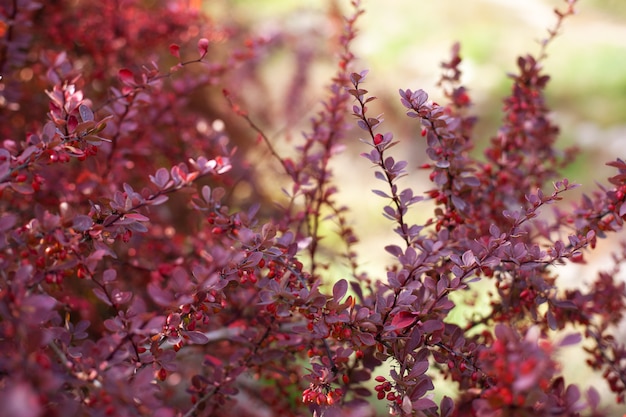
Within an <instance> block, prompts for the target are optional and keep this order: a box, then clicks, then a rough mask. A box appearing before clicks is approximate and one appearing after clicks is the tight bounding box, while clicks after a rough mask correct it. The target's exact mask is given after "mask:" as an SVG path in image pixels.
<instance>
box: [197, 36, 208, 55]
mask: <svg viewBox="0 0 626 417" xmlns="http://www.w3.org/2000/svg"><path fill="white" fill-rule="evenodd" d="M208 50H209V40H208V39H207V38H201V39H199V40H198V54H199V55H200V58H204V56H205V55H206V54H207V52H208Z"/></svg>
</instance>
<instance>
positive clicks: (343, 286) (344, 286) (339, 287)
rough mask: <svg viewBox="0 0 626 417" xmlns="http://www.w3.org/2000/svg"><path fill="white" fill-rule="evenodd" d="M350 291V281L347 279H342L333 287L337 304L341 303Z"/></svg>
mask: <svg viewBox="0 0 626 417" xmlns="http://www.w3.org/2000/svg"><path fill="white" fill-rule="evenodd" d="M347 291H348V281H346V280H345V279H340V280H339V281H337V282H336V283H335V285H333V299H334V300H335V301H336V302H340V301H341V299H342V298H343V297H344V295H346V292H347Z"/></svg>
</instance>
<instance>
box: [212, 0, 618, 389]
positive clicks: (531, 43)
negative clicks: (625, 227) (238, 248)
mask: <svg viewBox="0 0 626 417" xmlns="http://www.w3.org/2000/svg"><path fill="white" fill-rule="evenodd" d="M347 3H348V2H342V1H340V0H262V1H258V0H219V1H218V0H212V1H210V2H207V1H205V2H204V4H203V7H204V8H205V9H206V10H207V11H209V13H210V14H211V15H212V16H214V17H215V18H216V21H218V22H222V23H224V24H229V22H230V23H233V24H235V23H236V24H242V25H243V26H244V27H248V28H250V30H251V31H252V32H261V33H265V34H267V35H269V36H271V35H273V34H275V33H278V32H279V31H286V36H293V39H298V41H297V42H295V44H296V45H298V47H297V48H295V49H294V48H292V49H286V50H282V51H281V50H280V49H278V53H276V54H275V55H273V56H271V58H270V59H269V60H268V61H267V62H266V63H265V64H264V65H267V70H266V72H265V74H266V75H267V80H266V85H267V86H268V88H267V89H266V90H265V91H263V92H262V94H261V95H259V96H257V98H256V100H259V101H260V102H262V103H263V106H258V103H256V104H257V106H255V105H254V104H253V103H249V105H250V110H251V112H250V114H251V117H252V118H253V119H261V120H265V121H266V122H267V123H261V125H262V126H263V128H264V129H265V130H266V133H267V134H269V136H271V137H273V138H274V140H275V141H276V143H278V146H279V148H278V149H279V151H280V152H282V153H283V154H284V153H286V152H288V151H289V149H291V146H284V142H279V141H282V140H283V139H284V138H285V137H286V138H288V139H293V141H297V140H299V139H300V137H299V134H300V131H301V129H304V128H306V123H307V122H308V119H309V117H311V116H313V115H314V113H315V112H316V111H317V110H318V109H319V107H316V105H317V104H318V102H319V99H320V95H319V93H320V91H322V90H321V88H322V87H325V86H326V85H327V83H328V76H329V74H332V68H333V67H332V65H333V64H334V62H333V60H332V56H330V55H329V52H333V51H332V49H329V47H332V42H331V41H330V40H331V39H332V36H336V34H337V31H338V30H339V27H338V26H337V25H339V24H340V15H341V12H342V10H344V7H345V6H346V5H347ZM562 3H563V2H562V1H561V0H524V1H520V0H472V1H459V0H437V1H415V0H385V1H379V0H370V1H365V2H364V4H363V7H364V8H365V10H366V13H365V15H364V16H363V17H362V18H361V20H360V21H359V24H358V27H359V30H360V32H359V37H358V38H357V40H356V42H355V48H354V51H355V53H356V54H357V56H358V58H359V59H360V60H359V61H357V67H355V68H354V70H355V71H360V70H362V69H369V70H370V75H369V77H368V83H367V87H366V88H367V89H368V90H369V91H370V93H371V94H373V95H375V96H377V97H378V98H379V101H377V102H376V103H375V110H372V114H378V113H384V118H385V125H384V127H383V131H392V132H393V133H394V135H395V137H396V138H399V139H401V140H402V141H403V142H402V144H401V145H400V146H402V147H404V148H403V149H396V151H395V152H396V154H403V155H407V154H408V155H410V157H409V160H410V161H411V162H414V163H415V166H416V167H417V166H418V165H419V164H421V163H423V162H426V160H427V157H426V155H425V154H424V153H423V152H422V149H423V141H420V140H419V139H421V138H420V137H419V132H417V131H415V130H414V129H415V127H414V125H413V124H411V123H407V122H406V120H407V119H406V117H405V115H404V113H405V112H404V110H403V108H402V107H401V105H400V102H399V98H398V94H397V91H398V89H399V88H403V89H404V88H411V89H419V88H423V89H425V90H426V91H428V92H429V94H430V96H431V97H432V98H433V99H435V100H437V99H438V98H441V96H442V94H441V92H440V90H439V89H438V87H437V86H436V83H437V80H438V79H439V75H440V65H439V64H440V62H441V61H443V60H445V59H447V58H448V56H449V50H450V47H451V46H452V44H453V43H454V42H456V41H459V42H460V43H461V55H462V57H463V59H464V61H463V64H462V65H461V68H462V69H463V71H464V74H463V77H462V79H463V84H464V85H465V86H466V87H467V88H469V91H470V95H471V98H472V100H473V102H474V107H473V114H475V115H477V116H478V117H479V122H478V125H477V128H476V132H475V133H476V135H475V137H474V139H475V140H476V141H477V143H476V149H475V152H476V154H477V155H480V154H482V149H483V147H484V146H485V145H486V144H487V143H488V141H489V139H490V138H491V137H492V136H493V135H495V132H496V131H497V128H498V126H499V123H500V119H501V117H502V113H501V100H502V98H503V97H504V96H506V95H507V94H508V93H509V91H510V86H511V82H510V80H509V78H508V77H507V73H508V72H511V71H514V70H515V60H516V58H517V57H518V56H519V55H524V54H526V53H531V54H537V53H538V51H539V44H538V41H539V40H540V39H543V38H544V37H545V36H546V34H547V32H546V29H547V28H548V27H551V25H552V24H553V22H554V14H553V13H552V10H553V9H554V8H555V7H557V6H562ZM577 10H578V15H577V16H575V17H573V18H571V19H568V20H567V21H566V22H565V25H564V27H563V29H562V31H561V34H560V36H558V37H557V38H556V40H555V41H554V42H553V43H552V44H551V45H550V46H549V48H548V51H547V52H548V59H547V60H546V61H545V68H546V73H547V74H549V75H550V76H551V77H552V80H551V82H550V83H549V85H548V89H547V101H548V105H549V106H550V107H551V108H552V109H553V110H554V118H555V120H556V122H557V123H558V124H559V126H560V128H561V138H560V140H561V142H560V145H561V147H562V148H566V147H569V146H572V145H576V146H578V147H579V148H580V149H581V153H580V155H579V157H578V158H577V160H576V162H575V163H574V164H573V165H572V166H570V167H569V168H568V170H567V171H566V172H564V173H563V175H564V176H565V177H567V178H569V179H570V180H571V181H573V182H578V183H581V184H582V185H583V187H581V189H582V190H583V191H585V192H586V191H589V190H592V189H594V187H595V181H602V179H603V178H606V177H607V175H609V173H610V170H609V169H608V167H606V166H605V165H604V164H605V162H606V161H609V160H611V159H614V158H615V157H621V158H624V157H626V155H625V152H624V149H626V1H624V0H584V1H581V2H579V4H578V5H577ZM286 44H287V45H290V46H291V45H294V43H293V42H291V43H286ZM307 66H308V73H307V72H305V71H303V69H304V68H307ZM295 85H300V88H302V86H303V85H304V86H306V87H305V88H304V90H301V89H300V88H298V89H297V90H295V91H294V90H293V86H295ZM307 92H308V93H307ZM290 94H291V95H293V94H298V95H300V96H299V98H300V101H299V103H298V104H297V105H295V106H293V107H291V108H281V107H280V106H283V104H282V103H285V102H290V101H289V100H285V99H284V97H287V96H289V95H290ZM242 96H243V94H242ZM242 98H244V99H246V100H248V101H249V102H250V96H248V97H242ZM292 100H293V101H292V102H294V103H296V102H298V100H297V99H296V98H292ZM259 108H262V109H263V111H264V112H266V113H265V114H255V113H254V112H255V110H257V111H259V110H260V109H259ZM276 120H280V121H284V125H281V126H275V125H272V124H271V123H273V122H275V121H276ZM360 134H361V132H359V131H357V130H356V129H355V131H354V140H353V141H352V145H351V146H352V148H351V149H349V150H347V151H346V152H344V153H343V154H342V155H340V156H339V158H338V160H339V162H338V163H337V164H336V169H335V174H336V176H337V178H339V181H340V182H341V183H342V184H343V188H342V189H340V193H341V194H340V198H342V199H344V200H345V202H346V203H351V204H352V205H353V207H357V208H358V209H359V210H360V211H359V212H358V213H354V215H355V216H354V219H355V220H354V221H355V223H356V225H355V229H356V230H360V231H367V235H365V234H364V233H361V235H360V238H361V239H362V241H361V242H360V243H359V245H358V250H359V252H360V254H361V261H365V262H366V264H365V265H364V267H366V268H368V270H369V272H371V273H372V275H373V276H376V275H377V274H378V276H384V272H383V271H384V268H385V263H386V261H387V259H386V258H385V256H384V255H383V256H377V257H373V256H372V254H375V253H381V251H380V246H381V243H380V242H383V241H385V242H386V241H389V238H391V239H394V237H393V236H391V237H390V236H389V231H388V230H389V227H388V226H389V224H388V222H387V221H385V219H383V218H382V216H380V212H381V208H382V206H383V201H382V200H381V199H380V198H378V197H376V196H375V195H374V194H371V193H369V191H368V190H369V189H371V188H372V184H373V183H374V179H373V172H372V171H371V169H370V167H369V165H368V162H367V161H365V160H363V158H361V157H359V153H360V152H363V151H364V149H363V148H362V144H361V143H360V142H358V141H357V140H356V139H357V138H358V137H359V136H358V135H360ZM418 138H419V139H418ZM281 144H282V147H281ZM259 152H260V153H261V155H264V156H265V157H264V158H258V161H259V164H261V163H264V162H261V161H266V160H268V159H270V158H267V151H266V150H265V149H263V150H260V151H259ZM416 178H418V179H422V180H423V181H424V184H425V185H424V187H423V188H424V189H426V188H427V185H426V184H427V182H428V180H427V178H425V176H421V173H420V172H416V173H415V175H412V176H411V177H410V178H409V179H408V181H412V182H415V181H416ZM345 184H349V186H348V187H346V185H345ZM417 188H418V189H419V188H420V187H419V186H418V187H417ZM268 191H269V192H277V190H270V189H268ZM583 191H576V192H574V193H572V194H571V196H570V197H572V196H578V195H580V193H582V192H583ZM355 201H360V202H362V204H356V205H354V202H355ZM427 211H428V210H425V212H427ZM418 215H419V214H418ZM603 244H604V245H606V246H605V247H607V248H608V249H610V248H611V245H612V244H613V243H612V242H604V243H603ZM597 254H598V255H595V256H597V258H596V259H595V260H594V259H592V264H593V265H590V266H588V267H582V268H580V267H577V268H570V269H568V270H567V272H565V273H563V276H564V277H565V279H567V280H569V281H571V282H569V283H568V284H567V285H581V282H584V281H585V280H586V279H587V278H590V277H591V276H592V275H591V271H592V270H594V268H597V267H598V266H600V267H602V266H603V263H604V262H605V261H606V260H607V259H605V258H604V257H603V256H605V254H608V250H607V251H605V252H603V251H598V252H597ZM587 271H589V273H587ZM338 272H339V273H340V272H341V271H338ZM478 300H480V296H479V298H478ZM456 315H458V316H459V317H458V318H460V316H462V315H463V311H462V309H457V310H456ZM453 316H454V315H453ZM452 319H453V320H454V317H452ZM565 354H566V355H570V356H571V357H572V359H573V360H577V359H576V358H579V357H580V356H579V355H580V352H578V351H577V350H575V349H574V350H569V351H568V352H566V353H565ZM575 372H576V371H574V374H572V375H569V376H568V379H570V378H571V379H570V380H576V381H587V383H589V381H594V383H597V385H596V386H597V387H602V386H604V383H603V381H602V380H601V379H597V378H596V377H594V376H593V375H588V374H576V373H575ZM437 395H442V393H441V392H438V393H437Z"/></svg>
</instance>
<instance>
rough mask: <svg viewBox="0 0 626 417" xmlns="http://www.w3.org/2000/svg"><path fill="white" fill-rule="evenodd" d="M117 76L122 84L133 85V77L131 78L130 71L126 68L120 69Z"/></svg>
mask: <svg viewBox="0 0 626 417" xmlns="http://www.w3.org/2000/svg"><path fill="white" fill-rule="evenodd" d="M117 76H118V77H120V80H121V81H122V82H123V83H124V84H133V83H134V82H135V77H134V76H133V73H132V71H131V70H129V69H128V68H122V69H121V70H119V72H118V73H117Z"/></svg>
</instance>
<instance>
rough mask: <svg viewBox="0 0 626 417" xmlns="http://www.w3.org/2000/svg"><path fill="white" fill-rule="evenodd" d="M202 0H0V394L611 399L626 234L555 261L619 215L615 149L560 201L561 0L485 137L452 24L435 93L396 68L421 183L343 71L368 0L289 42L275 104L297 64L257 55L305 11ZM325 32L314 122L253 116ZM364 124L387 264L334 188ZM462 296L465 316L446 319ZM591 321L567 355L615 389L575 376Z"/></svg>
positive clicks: (210, 402) (50, 408) (293, 409)
mask: <svg viewBox="0 0 626 417" xmlns="http://www.w3.org/2000/svg"><path fill="white" fill-rule="evenodd" d="M198 3H199V2H193V1H191V2H187V1H184V0H171V1H162V2H150V1H141V0H125V1H92V0H81V1H68V0H54V1H46V2H37V1H32V0H12V1H6V2H4V3H2V5H0V16H1V17H2V20H1V22H0V37H1V39H2V41H1V43H0V73H1V75H2V80H1V81H0V111H1V113H0V120H1V123H0V132H1V134H2V146H1V147H0V208H1V212H0V404H1V409H2V414H3V415H10V416H15V417H39V416H105V415H112V416H141V415H146V416H147V415H151V416H156V417H173V416H183V417H191V416H221V415H224V416H231V415H249V416H305V415H317V416H322V415H324V416H340V415H341V416H343V415H346V416H349V415H352V416H369V415H375V414H376V411H375V410H380V407H377V404H384V405H385V407H386V408H387V409H388V410H389V413H390V414H392V415H403V416H404V415H406V416H408V415H415V416H441V417H452V416H458V417H461V416H590V417H591V416H593V417H599V416H607V415H610V411H608V410H610V408H605V407H606V405H605V404H607V402H608V403H610V402H616V403H617V404H623V403H624V398H625V395H626V346H625V344H624V342H623V340H620V339H619V338H618V337H616V333H615V332H616V326H617V325H619V323H620V322H621V321H622V320H623V315H624V312H625V311H626V289H625V285H624V282H621V281H619V280H618V279H617V278H616V277H617V275H618V273H619V272H620V269H621V268H622V267H623V264H624V261H625V259H626V246H622V247H621V248H617V250H616V252H615V255H614V265H613V266H611V267H609V268H608V269H607V270H605V271H601V272H599V273H598V274H597V276H595V277H589V282H590V285H589V286H588V287H587V288H584V289H582V288H581V289H563V288H560V286H559V285H558V284H559V283H560V281H559V280H558V277H559V271H560V269H559V267H560V266H561V265H563V264H567V263H583V262H585V260H586V257H588V255H589V253H590V251H592V250H593V249H594V248H595V246H596V242H597V240H598V239H601V238H604V237H606V236H609V235H611V234H613V233H614V232H619V231H621V230H622V226H623V221H624V218H625V217H626V203H625V200H626V194H625V193H626V162H624V161H623V160H621V159H617V160H615V161H613V162H609V165H610V166H612V167H614V168H615V170H616V172H615V175H614V176H612V177H611V178H608V182H606V183H605V184H604V185H602V186H600V187H599V188H598V190H597V191H596V192H594V193H592V194H591V195H584V196H582V197H581V198H580V201H578V202H577V203H574V204H571V203H566V202H563V201H561V200H562V199H563V197H564V196H566V195H568V193H569V192H570V190H572V189H573V188H575V185H574V184H572V183H570V182H569V181H568V180H566V179H562V178H560V177H559V172H560V170H561V169H562V168H563V167H564V166H566V165H567V164H568V163H569V162H570V161H571V160H572V159H573V157H574V153H575V152H574V151H573V150H565V151H563V150H560V149H559V148H557V147H556V146H555V142H556V139H557V136H558V133H559V129H558V127H557V126H556V125H555V124H554V123H553V121H552V120H551V118H550V114H549V109H548V108H547V106H546V103H545V100H544V92H545V88H546V85H547V83H548V81H549V77H548V76H547V75H546V74H544V72H543V71H542V63H543V62H544V61H545V59H546V48H547V47H548V45H549V44H550V43H551V42H552V41H553V39H554V37H555V36H556V34H557V32H558V31H559V29H560V27H561V24H562V22H563V20H564V19H565V18H567V17H569V16H570V15H572V14H573V13H574V3H575V1H574V0H568V1H566V2H565V5H564V8H563V9H562V10H556V25H555V26H554V28H553V29H551V30H550V31H549V33H548V36H547V38H546V39H545V41H544V42H543V43H542V45H541V49H540V53H539V54H538V55H537V56H531V55H527V56H523V57H520V58H519V60H518V62H517V72H516V73H514V74H513V75H511V92H510V95H509V96H508V97H506V98H505V99H504V101H503V110H504V117H503V119H502V124H501V127H500V129H499V130H498V131H497V133H495V134H494V136H493V138H492V139H491V141H490V143H489V145H488V146H487V148H486V151H485V152H484V155H483V156H476V155H475V154H474V153H472V152H471V151H472V146H473V145H474V144H475V143H476V141H477V140H478V138H475V137H474V135H473V131H472V129H473V127H474V124H475V121H476V119H475V117H474V116H473V115H472V114H471V113H470V110H471V104H472V101H471V97H470V95H469V91H468V89H466V88H465V87H464V86H463V85H462V84H461V70H460V64H461V57H460V49H459V46H458V45H455V46H454V47H453V49H452V54H451V57H450V60H449V61H447V62H445V63H444V64H443V75H442V77H441V81H440V86H441V88H442V91H443V94H444V96H445V102H442V103H441V104H438V103H435V102H433V101H432V100H429V97H428V94H427V93H426V92H425V91H423V90H421V89H417V90H412V89H401V90H400V91H399V96H398V99H399V101H400V102H401V104H402V105H403V106H404V107H405V108H406V116H407V118H406V119H402V120H404V121H403V122H402V123H406V125H407V126H410V128H411V129H413V130H414V131H415V132H416V135H415V136H416V139H412V140H420V141H423V142H424V143H425V146H426V154H427V156H428V158H429V160H430V162H428V163H426V164H424V165H422V166H420V167H419V169H421V170H424V171H426V172H428V173H429V178H430V180H431V183H432V185H431V186H430V189H427V190H420V189H414V188H411V187H407V188H404V186H403V184H406V183H407V181H399V180H400V179H401V178H403V177H407V176H409V175H411V171H412V169H411V167H410V166H409V163H408V162H407V161H405V160H403V159H402V158H401V157H400V156H398V155H394V151H395V149H394V145H396V144H397V143H398V141H397V140H396V139H394V136H393V133H392V132H391V129H393V126H386V125H385V124H384V123H383V120H382V117H381V116H376V115H374V114H372V111H373V110H372V109H373V108H375V107H376V104H377V102H376V101H375V97H374V96H373V95H371V94H370V93H369V92H368V91H367V90H366V86H367V79H366V76H367V71H363V70H361V69H358V68H354V67H355V66H356V64H355V56H354V54H353V52H352V49H351V43H352V41H353V39H354V38H355V36H357V25H358V18H359V16H360V15H361V14H362V13H363V10H362V8H361V5H360V4H359V2H358V1H357V0H353V1H352V3H351V5H350V6H351V9H350V10H349V11H348V12H347V13H346V16H347V17H345V18H342V19H343V20H341V23H342V25H341V27H339V29H340V30H339V31H338V32H337V33H336V34H333V35H332V36H330V37H328V38H326V37H325V36H323V35H322V34H319V38H317V40H318V41H319V42H320V43H321V44H322V46H321V47H319V50H312V49H309V50H307V52H306V53H302V51H299V52H297V53H296V55H298V56H297V58H298V62H299V63H300V65H299V67H298V73H297V74H296V76H295V77H294V79H293V80H288V79H287V80H285V84H286V85H285V86H282V87H280V88H283V89H285V91H287V93H286V94H285V98H284V100H285V103H284V107H285V111H284V113H283V114H284V115H285V120H273V119H272V117H271V116H272V115H273V114H275V113H272V112H269V111H268V109H267V108H266V105H265V103H264V102H263V96H264V94H270V93H272V92H273V91H272V90H273V89H276V88H279V87H278V86H277V85H278V84H280V83H281V82H282V80H281V79H280V77H277V79H274V80H273V83H274V84H275V85H266V84H264V82H263V81H262V77H261V76H260V72H262V71H263V62H264V61H265V60H269V59H270V58H271V57H272V56H274V54H280V53H281V51H284V50H285V49H287V50H289V48H291V47H292V46H293V45H294V43H295V42H296V40H294V39H295V38H294V36H295V35H294V33H291V32H289V30H288V29H286V28H285V29H284V30H283V29H281V28H278V29H275V30H273V31H271V32H268V33H265V34H264V35H262V36H257V35H255V33H253V32H251V31H250V30H249V28H247V27H246V26H242V25H238V24H236V23H235V22H220V21H216V20H213V19H211V17H210V16H206V15H204V14H202V13H201V11H200V10H199V9H198V7H197V6H198ZM334 17H335V19H334V20H333V19H331V21H332V22H335V24H336V23H337V22H338V20H337V19H336V17H337V16H334ZM329 27H331V28H334V27H335V26H332V25H331V26H329ZM309 35H310V34H309ZM322 40H323V41H324V42H331V43H334V46H333V47H331V48H326V47H325V44H324V43H323V42H322ZM314 44H315V42H312V45H314ZM311 48H313V49H315V47H311ZM329 50H330V51H333V52H334V53H335V62H336V72H335V74H334V75H333V76H332V77H330V81H329V86H328V90H327V92H326V94H325V95H324V96H319V97H318V99H319V100H320V101H321V106H319V110H318V111H317V113H315V114H313V115H312V117H311V118H310V121H309V124H308V125H307V127H306V129H305V130H304V134H303V135H302V139H301V140H296V139H291V140H290V141H282V142H281V141H280V138H278V139H277V138H276V137H274V136H271V135H268V134H267V133H265V132H266V130H267V128H264V127H263V126H270V127H272V128H275V129H279V128H281V127H284V125H285V123H287V124H288V123H289V119H290V117H293V115H294V114H297V109H302V108H303V107H305V106H306V105H307V104H308V103H309V102H310V100H311V96H310V95H311V94H312V93H311V91H310V90H307V89H306V88H304V85H305V84H306V83H307V80H308V78H307V77H310V73H309V66H310V65H312V62H313V61H314V59H313V58H315V57H322V56H323V57H325V58H324V59H326V58H328V55H323V54H324V53H327V51H329ZM320 59H321V58H320ZM372 76H373V77H375V76H376V75H375V74H373V75H372ZM206 97H209V99H207V98H206ZM359 128H360V129H359ZM387 129H389V130H387ZM285 136H287V135H285ZM359 138H360V140H361V142H362V143H361V144H359V145H360V146H361V148H362V150H363V154H362V155H363V157H365V158H366V159H367V160H368V161H369V162H371V164H372V165H373V166H374V168H375V172H374V178H372V179H373V180H374V182H375V183H376V184H377V185H376V186H375V189H374V193H375V194H377V195H378V196H380V198H382V200H383V201H384V202H385V206H384V210H383V216H384V217H385V218H387V219H388V221H389V226H390V228H392V229H393V231H394V232H395V234H396V238H395V240H393V241H390V242H386V244H385V243H381V246H380V253H377V254H373V255H372V256H376V257H380V258H387V259H389V265H388V268H387V274H386V276H373V275H372V274H371V273H368V272H367V269H366V268H364V267H363V264H362V261H361V259H360V258H359V256H358V255H357V254H356V251H355V244H356V242H357V241H358V236H359V235H361V236H362V235H364V234H367V232H368V231H367V230H354V228H353V227H352V224H353V223H352V220H351V219H352V218H353V217H352V216H353V211H351V210H354V209H357V208H358V206H357V205H355V206H354V207H344V206H342V205H341V204H339V203H338V202H337V201H338V199H337V195H338V194H337V193H338V190H339V189H340V188H341V187H347V186H354V185H350V184H345V183H343V182H342V178H341V176H336V175H334V172H333V165H332V162H333V160H334V158H335V157H336V155H337V154H338V153H340V152H341V151H342V150H344V148H346V145H348V144H351V143H354V142H357V143H358V139H359ZM259 149H264V150H266V151H267V154H266V155H270V158H271V160H270V161H268V160H267V159H268V158H264V160H263V161H260V160H259V159H258V158H259V155H262V153H259V151H258V150H259ZM348 149H354V146H352V145H351V146H350V147H348ZM272 164H273V167H274V168H273V169H274V170H272V169H271V168H268V167H270V166H272ZM260 167H263V168H262V169H261V168H260ZM363 191H364V192H365V190H363ZM357 204H358V202H357ZM548 206H551V208H552V210H549V207H548ZM417 211H419V212H420V214H421V216H415V215H414V214H415V213H416V212H417ZM425 211H428V212H430V214H429V215H428V216H426V218H427V220H426V221H423V222H416V221H414V220H412V219H413V218H417V217H419V218H421V217H424V216H423V213H424V212H425ZM337 265H345V266H346V267H345V268H337V267H336V266H337ZM337 271H340V272H337ZM477 281H483V282H485V281H486V282H488V283H489V284H490V285H491V287H492V288H493V290H492V291H491V292H490V293H489V298H488V305H487V306H481V307H480V308H479V307H478V306H474V305H472V303H471V301H470V300H471V298H468V297H466V296H463V295H464V294H469V293H471V292H472V291H473V290H474V289H475V286H476V285H477V284H476V282H477ZM459 309H461V310H462V312H463V315H464V316H465V317H466V319H465V320H464V322H463V323H459V321H458V320H451V319H450V313H451V312H453V311H458V310H459ZM576 344H580V345H582V346H584V351H583V352H584V356H581V357H580V358H578V362H579V363H577V364H576V366H583V365H585V364H586V366H588V367H589V368H590V369H592V370H594V371H597V372H598V373H600V374H601V375H602V376H603V377H604V379H605V380H606V381H607V382H608V387H609V388H610V392H608V390H607V392H601V391H602V390H600V389H596V388H594V387H588V386H576V385H573V384H568V382H567V381H566V380H565V378H564V377H563V375H562V370H563V369H562V368H563V366H564V364H563V363H561V362H560V358H559V356H558V353H559V349H560V348H561V347H563V346H567V345H576ZM581 355H583V354H581ZM434 381H435V382H434ZM435 384H437V386H439V385H440V384H446V385H453V386H455V387H456V389H457V391H458V392H459V394H458V398H454V399H452V398H450V397H447V396H443V398H441V399H439V397H440V396H434V395H433V393H436V392H438V391H437V388H436V386H435ZM601 393H602V394H603V395H604V396H605V402H601V397H600V394H601ZM614 409H615V408H613V410H614Z"/></svg>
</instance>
